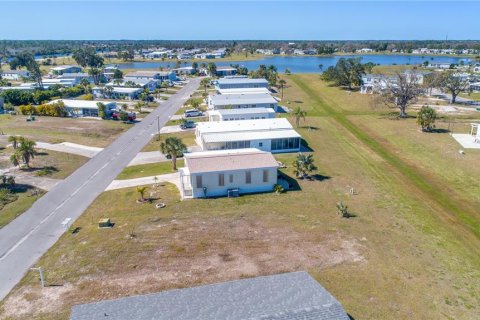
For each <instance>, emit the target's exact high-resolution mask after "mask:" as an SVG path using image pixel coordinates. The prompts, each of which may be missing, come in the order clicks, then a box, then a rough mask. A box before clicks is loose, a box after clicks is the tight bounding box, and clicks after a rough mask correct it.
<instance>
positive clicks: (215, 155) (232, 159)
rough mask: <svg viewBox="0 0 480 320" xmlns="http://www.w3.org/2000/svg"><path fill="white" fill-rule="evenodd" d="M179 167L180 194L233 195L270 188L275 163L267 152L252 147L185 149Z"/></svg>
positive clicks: (198, 195) (276, 164)
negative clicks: (209, 149) (183, 161)
mask: <svg viewBox="0 0 480 320" xmlns="http://www.w3.org/2000/svg"><path fill="white" fill-rule="evenodd" d="M184 159H185V167H183V168H180V169H179V172H180V185H181V192H182V196H183V198H208V197H225V196H228V197H234V196H238V195H240V194H246V193H257V192H270V191H273V186H274V185H275V184H277V168H278V163H277V161H276V160H275V158H274V157H273V155H272V154H271V153H270V152H266V151H261V150H258V149H254V148H248V149H240V150H220V151H204V152H193V153H187V154H185V156H184Z"/></svg>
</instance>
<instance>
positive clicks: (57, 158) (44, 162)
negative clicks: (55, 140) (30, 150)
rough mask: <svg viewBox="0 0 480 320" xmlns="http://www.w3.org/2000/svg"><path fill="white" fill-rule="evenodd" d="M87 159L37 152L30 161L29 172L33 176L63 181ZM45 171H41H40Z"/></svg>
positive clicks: (42, 151)
mask: <svg viewBox="0 0 480 320" xmlns="http://www.w3.org/2000/svg"><path fill="white" fill-rule="evenodd" d="M88 160H89V159H88V158H86V157H82V156H79V155H75V154H69V153H64V152H56V151H51V150H42V149H39V150H38V154H37V155H36V156H35V158H34V159H33V160H32V163H31V164H30V167H31V168H30V169H29V171H31V172H32V174H33V175H40V176H42V175H43V176H45V177H48V178H53V179H65V178H66V177H68V176H69V175H70V174H72V173H73V172H74V171H75V170H77V169H78V168H80V167H81V166H82V165H84V164H85V163H86V162H87V161H88ZM45 168H46V169H47V170H44V171H42V169H45Z"/></svg>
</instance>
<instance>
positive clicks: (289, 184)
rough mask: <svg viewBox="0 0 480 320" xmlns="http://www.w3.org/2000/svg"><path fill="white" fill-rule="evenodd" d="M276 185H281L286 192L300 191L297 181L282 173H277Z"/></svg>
mask: <svg viewBox="0 0 480 320" xmlns="http://www.w3.org/2000/svg"><path fill="white" fill-rule="evenodd" d="M277 181H278V184H279V185H281V186H282V187H283V188H284V189H285V190H286V191H300V190H302V188H301V187H300V185H299V184H298V181H297V180H296V179H294V178H292V177H290V176H289V175H287V174H286V173H284V172H282V171H278V175H277Z"/></svg>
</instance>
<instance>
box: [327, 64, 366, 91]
mask: <svg viewBox="0 0 480 320" xmlns="http://www.w3.org/2000/svg"><path fill="white" fill-rule="evenodd" d="M364 73H365V65H363V64H362V63H361V58H348V59H345V58H340V59H339V60H338V62H337V64H336V65H335V66H331V67H328V69H327V70H325V72H324V73H323V74H322V79H323V80H325V81H328V82H332V83H333V84H334V85H336V86H340V87H348V89H352V88H353V87H355V86H359V85H361V84H362V75H363V74H364Z"/></svg>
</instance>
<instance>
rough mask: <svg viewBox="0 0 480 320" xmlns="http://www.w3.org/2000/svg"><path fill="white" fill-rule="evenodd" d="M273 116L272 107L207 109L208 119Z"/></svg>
mask: <svg viewBox="0 0 480 320" xmlns="http://www.w3.org/2000/svg"><path fill="white" fill-rule="evenodd" d="M271 118H275V110H273V109H272V108H245V109H244V108H242V109H220V110H210V111H208V121H235V120H255V119H271Z"/></svg>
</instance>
